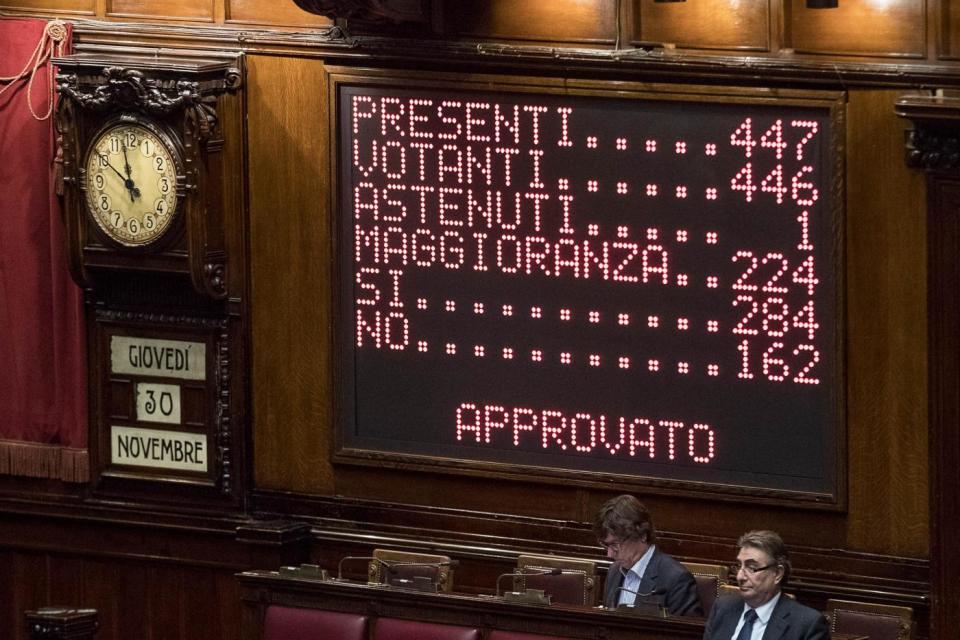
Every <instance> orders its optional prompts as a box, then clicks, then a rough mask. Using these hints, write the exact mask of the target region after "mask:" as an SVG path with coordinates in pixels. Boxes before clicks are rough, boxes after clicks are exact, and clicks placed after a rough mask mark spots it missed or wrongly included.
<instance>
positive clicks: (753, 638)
mask: <svg viewBox="0 0 960 640" xmlns="http://www.w3.org/2000/svg"><path fill="white" fill-rule="evenodd" d="M779 600H780V592H779V591H778V592H777V595H775V596H773V597H772V598H770V600H768V601H767V602H765V603H763V604H762V605H760V606H759V607H757V608H756V609H754V611H756V612H757V619H756V621H754V623H753V629H752V632H751V633H750V640H762V638H763V632H764V631H766V630H767V623H768V622H770V616H772V615H773V608H774V607H775V606H777V602H778V601H779ZM749 608H750V607H748V606H747V605H746V604H744V605H743V612H742V613H741V614H740V622H738V623H737V628H736V629H734V630H733V635H732V636H730V640H734V639H735V638H736V637H737V634H738V633H740V628H741V627H743V616H744V614H746V613H747V610H748V609H749Z"/></svg>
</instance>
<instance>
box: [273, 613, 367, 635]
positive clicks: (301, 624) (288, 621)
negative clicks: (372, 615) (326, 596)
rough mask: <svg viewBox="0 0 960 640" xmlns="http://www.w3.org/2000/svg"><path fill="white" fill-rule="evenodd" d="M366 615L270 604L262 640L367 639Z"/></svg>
mask: <svg viewBox="0 0 960 640" xmlns="http://www.w3.org/2000/svg"><path fill="white" fill-rule="evenodd" d="M366 637H367V617H366V616H361V615H358V614H355V613H339V612H336V611H324V610H322V609H300V608H296V607H282V606H280V605H270V606H269V607H267V613H266V616H265V617H264V620H263V640H365V639H366Z"/></svg>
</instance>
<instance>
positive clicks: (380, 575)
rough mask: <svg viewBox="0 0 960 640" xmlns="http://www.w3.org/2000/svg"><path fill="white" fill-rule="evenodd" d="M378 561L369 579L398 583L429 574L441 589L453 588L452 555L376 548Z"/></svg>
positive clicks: (371, 568)
mask: <svg viewBox="0 0 960 640" xmlns="http://www.w3.org/2000/svg"><path fill="white" fill-rule="evenodd" d="M372 555H373V557H374V558H375V559H374V560H371V561H370V564H369V566H368V568H367V580H368V581H369V582H372V583H377V584H396V583H397V582H402V581H406V580H413V579H414V578H421V577H426V578H430V580H431V581H432V582H433V583H435V584H436V585H437V591H450V590H451V589H452V588H453V569H452V568H451V566H450V564H451V563H450V556H442V555H437V554H432V553H411V552H409V551H395V550H393V549H374V550H373V554H372Z"/></svg>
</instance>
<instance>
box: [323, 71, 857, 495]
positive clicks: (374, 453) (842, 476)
mask: <svg viewBox="0 0 960 640" xmlns="http://www.w3.org/2000/svg"><path fill="white" fill-rule="evenodd" d="M326 72H327V74H328V83H327V86H328V105H329V109H328V113H329V122H328V126H329V139H330V141H331V153H330V157H331V159H332V162H331V167H330V180H331V188H330V204H329V206H330V211H331V214H332V215H331V220H332V222H331V224H332V228H331V230H330V233H331V239H332V240H331V242H332V255H333V259H332V262H333V264H335V265H336V271H335V273H336V275H335V277H334V282H335V283H336V286H335V287H334V288H333V291H334V294H333V295H334V299H333V300H332V304H331V306H332V309H333V317H334V322H333V327H332V331H333V334H332V343H333V344H334V345H336V346H335V349H334V353H333V361H334V362H335V363H336V366H335V369H334V382H333V384H334V389H333V390H332V391H333V398H334V403H335V407H334V420H333V425H332V428H333V429H334V448H333V453H332V462H333V463H334V464H345V465H359V466H367V467H379V468H389V469H397V470H402V471H411V472H432V473H442V474H452V475H461V476H473V477H486V478H497V479H504V480H522V481H525V482H542V483H549V484H565V485H574V486H580V487H590V488H603V489H616V490H624V491H640V490H642V491H643V492H646V493H654V494H664V495H684V496H690V497H698V498H704V499H712V500H729V501H744V500H747V501H750V502H755V503H762V504H775V505H791V506H798V507H803V508H809V509H817V510H827V511H844V510H845V509H846V503H847V465H846V457H847V450H846V384H847V382H846V376H845V371H846V366H845V365H846V340H845V328H846V305H845V295H846V293H845V288H846V279H845V272H846V268H845V267H846V264H845V262H846V251H845V233H844V229H845V208H844V202H845V195H844V194H845V189H844V185H845V173H844V167H845V133H844V132H845V122H846V108H845V101H846V96H845V93H844V92H839V91H816V90H794V89H773V88H771V89H766V88H747V87H737V86H723V87H718V86H706V85H703V86H701V85H670V84H660V83H658V84H652V83H626V82H618V83H616V85H615V87H614V88H611V86H610V84H609V83H604V82H602V81H596V80H580V79H576V80H574V79H564V78H559V79H558V78H544V77H525V76H514V75H485V74H484V75H479V74H477V75H464V74H451V73H436V72H435V73H427V72H415V71H403V72H400V71H392V70H383V69H368V68H364V69H354V68H350V67H335V66H330V67H327V69H326ZM344 85H349V86H358V85H359V86H370V87H377V88H411V87H415V88H418V89H427V90H433V89H451V90H461V91H470V90H487V91H492V92H511V93H530V94H541V95H543V94H547V95H567V96H586V97H609V98H634V99H644V100H652V101H655V100H664V101H675V102H690V103H698V104H756V105H783V106H792V107H812V108H820V109H824V110H825V111H827V112H828V113H829V119H830V128H831V137H830V140H829V141H828V143H827V144H829V157H830V158H831V159H832V161H833V167H832V170H833V182H832V183H831V184H830V193H829V194H825V196H824V197H827V198H829V204H828V205H827V206H828V208H829V210H830V215H831V219H832V220H833V223H834V229H833V233H832V236H833V242H834V247H833V255H835V256H836V265H835V267H834V274H833V275H834V278H835V281H836V300H835V305H836V319H835V321H836V326H835V327H834V329H835V336H836V349H837V353H836V354H835V359H836V371H835V372H834V374H835V376H836V380H837V385H836V389H834V392H833V394H832V404H833V406H834V415H835V429H834V434H833V436H834V438H833V440H834V446H833V454H834V456H835V460H834V463H833V471H834V476H835V477H834V479H833V480H834V481H833V490H832V491H830V492H828V493H815V492H807V491H792V490H784V489H777V488H763V487H753V486H744V485H734V484H720V483H710V482H701V481H690V480H672V479H665V478H657V477H651V476H635V475H624V474H616V473H600V472H595V471H585V470H570V469H559V468H555V467H543V466H533V465H530V466H527V465H524V466H517V465H514V464H508V463H503V462H491V461H477V460H466V459H462V458H453V457H439V456H432V455H423V454H410V453H397V452H390V451H381V450H376V449H367V448H354V447H350V446H348V445H347V444H346V443H345V439H344V437H343V429H344V424H343V422H344V411H343V398H344V395H343V394H344V391H343V389H344V384H345V377H347V376H349V375H352V374H351V373H350V372H346V371H345V370H344V366H343V362H344V356H345V354H344V347H343V340H342V339H341V338H342V336H343V332H344V331H345V330H347V327H346V326H345V322H344V318H343V314H342V311H343V310H342V308H341V307H342V304H341V299H340V296H341V290H342V286H343V278H344V274H343V273H342V272H341V271H342V268H341V266H340V265H341V259H342V251H344V250H345V249H344V248H343V247H340V246H339V239H340V237H341V231H342V229H341V216H340V210H341V202H340V145H339V138H340V135H339V127H340V123H339V120H338V104H339V87H340V86H344Z"/></svg>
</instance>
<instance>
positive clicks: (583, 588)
mask: <svg viewBox="0 0 960 640" xmlns="http://www.w3.org/2000/svg"><path fill="white" fill-rule="evenodd" d="M555 569H560V571H561V573H559V574H557V575H549V574H547V573H546V572H548V571H552V570H555ZM517 570H518V571H519V573H520V575H517V576H516V577H514V579H513V586H514V589H517V590H520V591H522V590H524V589H542V590H543V592H544V593H546V594H548V595H550V596H551V598H552V600H553V602H557V603H563V604H581V605H587V606H593V605H595V604H596V603H597V596H598V591H597V577H596V575H597V565H596V563H595V562H594V561H593V560H585V559H583V558H567V557H563V556H531V555H521V556H519V557H518V558H517Z"/></svg>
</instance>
